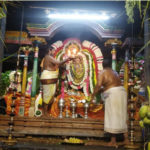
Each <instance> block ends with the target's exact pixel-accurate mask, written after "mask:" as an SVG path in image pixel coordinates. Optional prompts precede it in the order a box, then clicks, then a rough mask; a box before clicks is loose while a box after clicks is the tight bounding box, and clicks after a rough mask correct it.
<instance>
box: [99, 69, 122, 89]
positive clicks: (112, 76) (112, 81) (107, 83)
mask: <svg viewBox="0 0 150 150" xmlns="http://www.w3.org/2000/svg"><path fill="white" fill-rule="evenodd" d="M101 78H102V86H103V87H104V91H106V90H108V89H109V88H112V87H117V86H121V80H120V78H119V76H118V74H117V72H115V71H113V70H112V69H110V68H107V69H104V70H103V73H102V75H101Z"/></svg>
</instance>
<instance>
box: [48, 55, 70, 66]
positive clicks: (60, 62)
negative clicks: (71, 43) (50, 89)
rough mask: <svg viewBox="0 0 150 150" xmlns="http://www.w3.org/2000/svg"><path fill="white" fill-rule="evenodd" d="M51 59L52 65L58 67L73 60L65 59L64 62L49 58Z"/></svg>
mask: <svg viewBox="0 0 150 150" xmlns="http://www.w3.org/2000/svg"><path fill="white" fill-rule="evenodd" d="M49 59H50V60H51V62H52V63H54V64H56V65H62V64H64V63H65V62H67V61H69V60H71V58H70V57H68V58H67V59H64V60H63V61H58V60H56V59H55V58H53V57H52V56H49Z"/></svg>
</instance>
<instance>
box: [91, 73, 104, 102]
mask: <svg viewBox="0 0 150 150" xmlns="http://www.w3.org/2000/svg"><path fill="white" fill-rule="evenodd" d="M103 77H104V71H102V72H101V73H100V74H99V75H98V79H97V84H96V86H95V88H94V92H93V94H92V95H91V100H93V98H94V96H95V95H96V94H97V93H98V92H99V91H100V89H101V86H102V82H103Z"/></svg>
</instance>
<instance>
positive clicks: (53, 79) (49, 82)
mask: <svg viewBox="0 0 150 150" xmlns="http://www.w3.org/2000/svg"><path fill="white" fill-rule="evenodd" d="M54 53H55V49H54V48H53V47H51V46H50V47H49V48H48V52H47V54H46V55H45V57H44V60H43V64H42V65H41V67H42V74H41V83H42V86H43V105H44V108H43V114H44V115H45V116H48V115H49V113H48V105H50V104H52V102H53V98H54V95H55V92H56V84H57V80H58V74H59V66H60V65H62V64H64V63H65V62H67V61H69V60H71V59H73V58H71V57H69V58H67V59H65V60H63V61H57V60H56V59H54V57H53V55H54Z"/></svg>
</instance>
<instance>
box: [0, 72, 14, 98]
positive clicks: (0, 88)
mask: <svg viewBox="0 0 150 150" xmlns="http://www.w3.org/2000/svg"><path fill="white" fill-rule="evenodd" d="M10 72H11V71H10V70H9V71H6V72H4V73H1V80H0V96H3V95H4V94H5V92H6V88H7V87H8V86H9V84H10V80H9V74H10Z"/></svg>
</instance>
